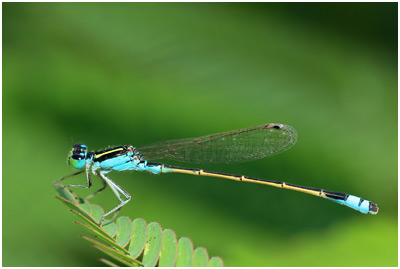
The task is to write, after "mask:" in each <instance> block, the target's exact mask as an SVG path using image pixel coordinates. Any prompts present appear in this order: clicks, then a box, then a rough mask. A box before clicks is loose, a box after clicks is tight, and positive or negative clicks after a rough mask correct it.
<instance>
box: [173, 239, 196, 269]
mask: <svg viewBox="0 0 400 269" xmlns="http://www.w3.org/2000/svg"><path fill="white" fill-rule="evenodd" d="M192 263H193V243H192V241H191V240H190V239H189V238H186V237H182V238H181V239H179V241H178V258H177V260H176V267H189V266H192Z"/></svg>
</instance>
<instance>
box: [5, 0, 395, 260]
mask: <svg viewBox="0 0 400 269" xmlns="http://www.w3.org/2000/svg"><path fill="white" fill-rule="evenodd" d="M397 100H398V99H397V3H382V4H379V3H357V4H350V3H333V4H332V3H322V4H320V3H315V4H302V3H282V4H276V3H258V4H243V3H234V4H230V3H56V4H54V3H3V102H2V104H3V185H2V186H3V266H101V263H100V262H98V261H97V258H98V257H100V256H102V254H101V253H99V252H98V251H96V250H95V249H92V248H90V247H89V244H88V243H87V242H86V241H84V240H82V239H80V238H79V237H78V235H79V234H82V233H85V231H83V230H82V229H81V228H80V227H78V226H77V225H74V224H73V223H72V221H73V220H74V219H75V218H74V216H73V215H72V214H69V213H68V212H67V209H66V208H65V206H64V205H62V204H61V203H59V202H58V201H56V200H55V199H54V196H55V195H56V192H55V190H54V189H53V187H52V185H51V182H52V181H54V180H55V179H57V178H60V177H62V176H64V175H67V174H70V173H72V172H73V170H72V168H71V167H68V165H67V163H66V157H67V155H68V152H69V150H70V148H71V147H72V145H73V144H74V143H78V142H84V143H86V144H87V145H88V146H89V149H92V150H101V149H104V148H107V147H108V146H117V145H120V144H132V145H137V146H139V145H145V144H148V143H152V142H157V141H162V140H168V139H177V138H186V137H195V136H201V135H206V134H210V133H216V132H221V131H228V130H233V129H238V128H244V127H250V126H254V125H260V124H264V123H268V122H279V123H286V124H289V125H291V126H294V127H295V128H296V129H297V131H298V142H297V145H296V146H295V147H293V148H292V149H291V150H290V151H287V152H285V153H283V154H280V155H278V156H274V157H271V158H268V159H264V160H258V161H254V162H251V163H244V164H235V165H204V166H199V165H194V166H192V167H195V168H204V169H208V170H212V171H220V172H226V173H235V174H245V175H248V176H252V177H259V178H267V179H273V180H285V181H287V182H291V183H294V184H299V185H304V186H311V187H317V188H325V189H328V190H332V191H341V192H346V193H349V194H353V195H357V196H361V197H363V198H365V199H368V200H371V201H373V202H375V203H377V204H378V206H379V207H380V211H379V214H378V215H376V216H372V215H364V214H361V213H358V212H356V211H354V210H351V209H349V208H347V207H344V206H340V205H338V204H335V203H332V202H330V201H327V200H324V199H320V198H317V197H313V196H310V195H305V194H302V193H297V192H293V191H289V190H281V189H276V188H271V187H267V186H263V185H257V184H250V183H247V184H245V183H240V182H234V181H229V180H223V179H216V178H208V177H195V176H190V175H182V174H165V175H158V176H155V175H149V174H147V173H139V172H124V173H112V174H110V176H111V177H112V178H113V179H114V180H115V181H116V182H118V183H119V184H120V185H121V186H123V187H124V188H125V189H126V190H127V191H128V192H129V193H131V194H132V197H133V199H132V201H131V202H130V203H129V204H128V205H127V206H125V207H124V208H123V210H122V211H121V213H120V215H128V216H130V217H132V218H137V217H142V218H144V219H146V220H147V221H148V222H151V221H157V222H159V223H160V224H161V225H162V226H163V228H171V229H173V230H175V231H176V232H177V235H178V237H181V236H187V237H189V238H191V239H192V240H193V242H194V244H195V246H204V247H206V248H207V249H208V250H209V254H210V256H221V257H222V258H223V259H224V261H225V265H227V266H397V265H398V258H397V253H398V229H397V228H398V222H397V219H398V215H397V212H398V202H397V196H398V193H397V189H398V186H397V184H398V183H397V130H398V129H397V120H398V119H397ZM166 163H168V164H175V165H177V164H178V165H181V166H187V167H190V165H189V166H188V165H187V164H179V163H177V162H166ZM72 182H74V183H78V184H79V183H84V182H85V177H84V176H78V177H75V178H73V179H70V183H72ZM98 186H100V184H99V183H98V182H97V181H96V185H95V187H98ZM88 193H90V191H88V190H79V194H81V195H82V196H85V195H87V194H88ZM94 202H95V203H98V204H100V205H102V206H103V207H105V208H111V207H113V206H115V205H116V204H117V201H116V199H115V197H114V196H113V194H112V193H111V191H110V190H109V189H107V191H105V192H103V193H102V194H99V195H98V196H96V197H95V198H94Z"/></svg>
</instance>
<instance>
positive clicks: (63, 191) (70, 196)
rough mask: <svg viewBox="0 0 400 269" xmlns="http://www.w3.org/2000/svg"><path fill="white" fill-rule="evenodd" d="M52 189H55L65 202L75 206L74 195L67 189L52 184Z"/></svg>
mask: <svg viewBox="0 0 400 269" xmlns="http://www.w3.org/2000/svg"><path fill="white" fill-rule="evenodd" d="M54 188H55V189H56V191H57V192H58V194H60V196H61V197H62V198H64V199H65V200H68V201H70V202H72V203H75V204H76V203H77V201H76V200H75V196H74V194H73V193H72V192H71V191H70V190H69V189H68V188H66V187H65V186H64V185H62V184H54Z"/></svg>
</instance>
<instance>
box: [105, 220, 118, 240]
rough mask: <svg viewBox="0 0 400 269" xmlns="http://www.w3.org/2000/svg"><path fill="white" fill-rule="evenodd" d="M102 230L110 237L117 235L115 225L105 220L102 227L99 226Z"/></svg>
mask: <svg viewBox="0 0 400 269" xmlns="http://www.w3.org/2000/svg"><path fill="white" fill-rule="evenodd" d="M101 227H102V228H103V230H104V231H105V232H106V233H108V234H109V235H110V236H111V237H114V236H115V235H116V234H117V231H118V227H117V224H115V223H114V222H112V221H111V220H107V219H106V220H105V221H104V223H103V225H102V226H101Z"/></svg>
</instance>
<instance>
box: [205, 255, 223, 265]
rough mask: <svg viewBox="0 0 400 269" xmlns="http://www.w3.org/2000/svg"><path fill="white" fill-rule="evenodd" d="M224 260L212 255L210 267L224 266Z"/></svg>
mask: <svg viewBox="0 0 400 269" xmlns="http://www.w3.org/2000/svg"><path fill="white" fill-rule="evenodd" d="M223 266H224V262H223V261H222V259H221V258H220V257H212V258H211V259H210V261H209V262H208V267H223Z"/></svg>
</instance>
